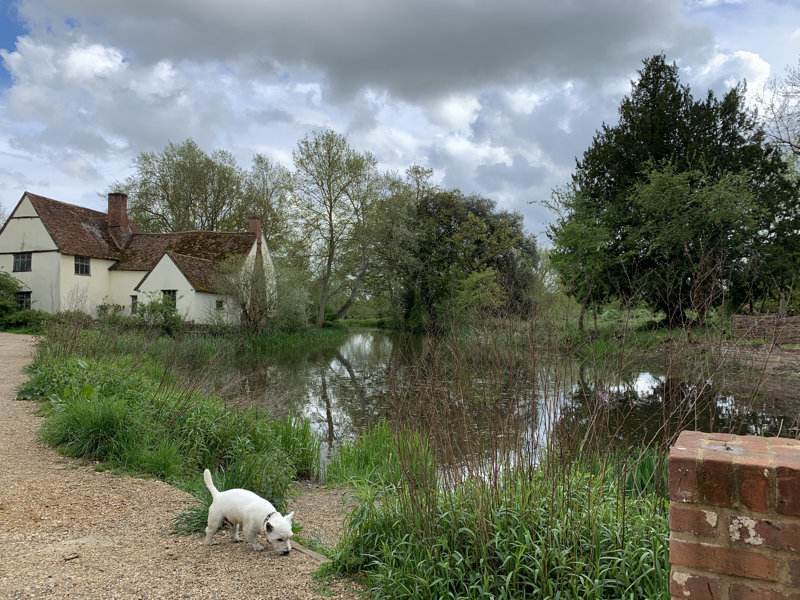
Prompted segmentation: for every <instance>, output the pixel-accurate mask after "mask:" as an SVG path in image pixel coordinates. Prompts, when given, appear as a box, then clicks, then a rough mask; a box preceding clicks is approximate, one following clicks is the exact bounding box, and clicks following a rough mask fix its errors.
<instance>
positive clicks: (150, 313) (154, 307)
mask: <svg viewBox="0 0 800 600" xmlns="http://www.w3.org/2000/svg"><path fill="white" fill-rule="evenodd" d="M136 318H137V320H138V321H139V322H140V323H142V324H143V325H144V326H145V327H148V328H150V329H155V330H158V331H161V332H162V333H164V334H165V335H170V336H172V335H176V334H178V333H180V332H181V330H182V329H183V319H181V316H180V315H179V314H178V309H177V307H176V306H175V303H174V302H172V301H171V300H170V299H169V298H168V297H166V296H164V297H162V298H158V299H156V300H150V301H149V302H141V303H140V304H139V306H138V308H137V310H136Z"/></svg>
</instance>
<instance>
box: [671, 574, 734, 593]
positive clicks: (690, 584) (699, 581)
mask: <svg viewBox="0 0 800 600" xmlns="http://www.w3.org/2000/svg"><path fill="white" fill-rule="evenodd" d="M669 593H670V594H671V595H672V596H676V597H679V598H691V599H692V600H719V599H720V598H721V597H722V596H720V592H719V581H717V580H716V579H715V578H713V577H706V576H704V575H693V574H691V573H684V572H682V571H678V570H676V569H673V570H672V574H671V575H670V578H669Z"/></svg>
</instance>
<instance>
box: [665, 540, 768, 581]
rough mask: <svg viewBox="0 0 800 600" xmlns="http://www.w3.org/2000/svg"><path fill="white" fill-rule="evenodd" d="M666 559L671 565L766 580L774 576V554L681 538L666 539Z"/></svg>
mask: <svg viewBox="0 0 800 600" xmlns="http://www.w3.org/2000/svg"><path fill="white" fill-rule="evenodd" d="M669 560H670V562H671V563H672V564H673V565H681V566H684V567H694V568H697V569H704V570H707V571H714V572H716V573H727V574H729V575H737V576H739V577H748V578H750V579H764V580H768V581H772V580H774V579H775V576H776V574H777V570H778V563H777V561H776V560H775V559H774V558H772V557H771V556H765V555H764V554H761V553H759V552H755V551H751V550H745V549H741V548H722V547H720V546H712V545H709V544H698V543H694V542H682V541H680V540H670V541H669Z"/></svg>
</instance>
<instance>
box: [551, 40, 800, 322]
mask: <svg viewBox="0 0 800 600" xmlns="http://www.w3.org/2000/svg"><path fill="white" fill-rule="evenodd" d="M743 94H744V88H743V87H742V86H737V87H734V88H733V89H731V90H730V91H729V92H728V93H727V94H725V96H724V97H723V98H722V99H718V98H716V97H715V95H714V94H713V93H712V92H710V91H709V92H708V93H707V94H706V96H705V97H704V98H702V99H699V100H696V99H695V98H694V97H693V96H692V93H691V90H690V89H689V88H688V86H684V85H682V84H681V83H680V80H679V77H678V69H677V67H676V66H675V65H674V64H673V65H669V64H667V62H666V60H665V58H664V56H663V55H657V56H654V57H652V58H650V59H647V60H645V61H644V67H643V68H642V70H641V71H639V78H638V80H637V81H634V82H632V91H631V94H630V96H628V97H626V98H625V99H624V100H623V101H622V103H621V105H620V108H619V116H620V119H619V123H618V124H617V125H614V126H609V125H607V124H603V126H602V128H601V129H600V131H598V132H597V133H596V135H595V137H594V140H593V142H592V145H591V146H590V147H589V148H588V149H587V150H586V151H585V152H584V154H583V157H582V159H581V160H579V161H578V162H577V165H576V170H575V172H574V174H573V177H572V182H571V184H570V185H569V186H567V188H565V189H562V190H556V191H555V192H554V194H553V199H552V207H553V208H555V209H556V210H557V211H558V212H559V218H558V220H557V222H556V223H555V224H554V225H553V226H551V228H550V231H549V236H550V238H551V239H552V241H553V246H554V248H553V253H552V261H553V265H554V266H555V267H556V269H557V270H558V272H559V274H560V276H561V278H562V280H563V282H564V283H565V286H566V288H567V289H568V291H569V292H570V293H571V294H572V295H574V296H575V297H576V298H577V299H578V300H579V301H580V302H581V304H582V305H583V306H585V307H586V306H590V305H597V304H601V303H603V302H605V301H607V300H609V299H610V298H620V299H622V300H624V301H629V302H633V301H641V300H643V301H645V302H648V303H650V304H651V305H653V306H654V307H656V308H659V309H662V310H664V311H665V313H666V314H667V317H668V319H669V320H670V321H671V322H673V323H677V322H682V321H683V319H684V317H685V314H686V311H687V310H688V309H689V308H692V309H693V310H696V311H697V312H698V313H700V312H702V310H707V309H708V308H709V306H708V303H709V301H710V298H712V297H713V298H714V300H713V302H712V303H715V302H716V303H718V302H719V301H720V297H719V294H718V292H720V290H728V291H731V292H733V291H734V290H730V287H731V286H732V285H737V286H739V289H740V291H739V292H738V296H739V297H740V298H741V297H742V296H743V295H746V294H747V293H750V292H749V291H748V292H745V291H742V290H744V288H745V287H746V288H747V289H748V290H752V289H753V287H752V285H749V286H748V285H747V282H749V283H750V284H752V282H753V280H754V278H758V276H759V273H760V271H759V269H756V268H755V265H756V264H759V265H761V266H763V263H764V260H765V259H766V257H767V256H768V254H769V251H768V247H771V246H774V245H775V244H782V243H785V242H786V239H785V238H784V239H778V238H777V237H776V235H775V232H776V227H777V223H778V222H781V223H782V226H783V229H784V232H785V233H787V234H789V232H790V230H791V229H792V226H788V227H787V225H788V222H787V218H788V219H795V220H794V221H793V222H794V223H796V222H797V221H796V218H797V203H798V197H797V192H796V185H795V184H794V183H793V182H792V180H791V178H790V177H789V172H788V167H787V164H786V162H785V161H784V160H783V159H782V158H781V156H780V154H779V153H778V152H777V151H776V150H775V149H774V148H772V147H771V146H769V145H768V144H767V143H765V141H764V132H763V130H762V129H760V128H759V127H758V125H757V123H756V121H755V118H754V117H753V115H752V114H751V113H750V112H748V110H747V109H746V107H745V106H744V99H743ZM794 229H795V231H796V229H797V228H796V227H794ZM793 235H796V233H795V234H793ZM681 241H682V244H681V243H680V242H681ZM788 275H789V274H788V273H787V272H783V273H776V274H775V278H774V282H775V285H781V277H786V276H788ZM709 278H711V279H714V281H715V283H714V284H713V285H705V284H701V283H700V281H701V280H703V281H707V280H708V279H709ZM701 290H705V291H706V292H707V293H708V294H711V296H710V297H709V296H707V297H704V299H703V301H702V302H701V303H700V306H695V304H696V303H697V302H700V298H699V296H698V294H700V292H701ZM734 295H736V294H734ZM701 307H705V308H703V309H702V310H701Z"/></svg>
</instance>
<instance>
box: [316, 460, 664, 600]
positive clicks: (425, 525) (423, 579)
mask: <svg viewBox="0 0 800 600" xmlns="http://www.w3.org/2000/svg"><path fill="white" fill-rule="evenodd" d="M640 464H641V467H639V468H638V469H636V470H635V471H633V473H632V474H630V475H629V476H627V477H624V478H623V477H620V476H619V473H620V472H621V471H623V470H624V467H623V466H622V465H621V464H620V463H613V462H609V461H605V460H595V461H588V462H581V461H579V462H576V463H574V464H573V465H572V466H571V467H570V468H569V469H568V470H567V472H564V473H560V474H555V473H550V472H549V471H550V468H549V467H546V466H544V465H543V466H542V467H540V468H536V469H534V470H533V471H527V470H526V469H521V470H515V471H512V472H510V473H508V474H507V475H506V476H504V477H502V478H501V479H500V480H499V481H497V482H495V483H492V482H487V481H480V480H477V481H476V480H470V481H467V482H466V483H465V484H464V485H463V486H457V487H455V488H453V489H440V490H438V491H435V490H430V489H427V490H422V489H420V488H419V487H416V486H415V485H413V484H412V482H411V480H410V479H409V478H408V477H404V478H403V479H400V480H398V482H399V486H397V487H396V488H395V487H375V486H373V485H364V484H361V485H357V490H358V493H357V505H356V507H355V508H354V510H353V511H352V512H351V514H350V516H349V517H348V519H347V521H346V530H345V536H344V538H343V540H342V542H341V543H340V544H339V545H338V547H337V548H336V552H335V556H334V562H333V565H332V566H331V567H330V569H331V570H332V571H337V572H340V573H361V574H363V575H364V576H365V578H366V582H367V585H368V587H369V589H370V592H371V594H372V597H375V598H389V597H391V598H423V597H424V598H430V597H433V598H445V597H447V598H487V597H492V598H523V597H525V598H538V597H543V598H546V597H560V598H565V599H567V598H575V599H577V598H581V599H583V598H590V599H591V598H596V599H600V598H604V599H605V598H668V597H669V590H668V574H669V557H668V537H669V527H668V523H667V511H666V507H667V503H666V501H665V500H664V499H663V496H660V495H656V494H654V493H653V492H652V491H649V490H652V489H653V487H654V486H653V482H654V481H655V479H654V477H653V475H652V473H653V471H652V470H650V469H653V468H655V467H653V466H648V463H646V462H642V463H640ZM417 481H418V480H417Z"/></svg>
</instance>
